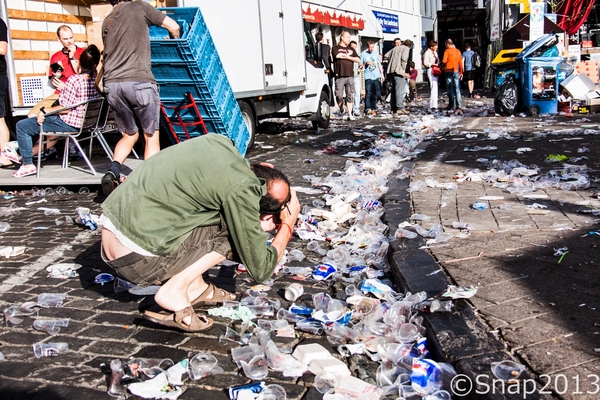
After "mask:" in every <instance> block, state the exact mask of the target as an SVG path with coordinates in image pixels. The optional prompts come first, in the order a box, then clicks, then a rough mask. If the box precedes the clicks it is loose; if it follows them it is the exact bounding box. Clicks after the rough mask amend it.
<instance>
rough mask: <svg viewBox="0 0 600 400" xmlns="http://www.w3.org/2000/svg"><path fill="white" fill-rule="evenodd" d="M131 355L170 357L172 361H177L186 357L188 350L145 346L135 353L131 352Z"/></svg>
mask: <svg viewBox="0 0 600 400" xmlns="http://www.w3.org/2000/svg"><path fill="white" fill-rule="evenodd" d="M132 357H144V358H161V359H163V358H170V359H171V360H173V361H174V362H179V360H182V359H184V358H186V357H188V352H187V351H185V350H181V349H176V348H173V347H167V346H159V345H154V346H145V347H143V348H142V349H140V351H138V352H137V353H135V354H133V355H132Z"/></svg>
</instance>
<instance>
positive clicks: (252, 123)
mask: <svg viewBox="0 0 600 400" xmlns="http://www.w3.org/2000/svg"><path fill="white" fill-rule="evenodd" d="M238 104H239V106H240V110H241V111H242V118H243V119H244V122H245V123H246V126H247V127H248V132H249V133H250V141H249V142H248V150H246V153H249V152H250V150H252V148H253V147H254V138H255V137H256V118H254V111H252V107H250V104H248V103H246V102H245V101H240V102H238Z"/></svg>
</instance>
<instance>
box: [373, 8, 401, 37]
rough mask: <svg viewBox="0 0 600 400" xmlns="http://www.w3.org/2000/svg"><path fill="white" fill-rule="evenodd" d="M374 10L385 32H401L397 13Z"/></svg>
mask: <svg viewBox="0 0 600 400" xmlns="http://www.w3.org/2000/svg"><path fill="white" fill-rule="evenodd" d="M371 11H373V14H375V18H377V22H379V25H381V28H382V29H383V33H400V24H399V23H398V15H397V14H388V13H384V12H381V11H375V10H371Z"/></svg>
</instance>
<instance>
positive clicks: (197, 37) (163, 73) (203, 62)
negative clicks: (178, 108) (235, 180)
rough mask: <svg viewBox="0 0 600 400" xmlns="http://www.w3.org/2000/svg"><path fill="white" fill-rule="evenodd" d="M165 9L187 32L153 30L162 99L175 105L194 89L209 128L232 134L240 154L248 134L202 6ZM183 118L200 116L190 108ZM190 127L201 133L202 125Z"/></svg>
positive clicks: (152, 44) (153, 54)
mask: <svg viewBox="0 0 600 400" xmlns="http://www.w3.org/2000/svg"><path fill="white" fill-rule="evenodd" d="M161 10H163V11H166V12H167V15H169V16H170V17H171V18H173V19H174V20H176V21H178V23H179V25H180V27H181V28H182V32H184V34H183V35H182V37H181V39H168V38H167V36H166V32H164V30H162V31H161V30H160V29H159V28H157V29H152V30H151V31H150V37H151V39H150V47H151V64H152V71H153V74H154V76H155V78H156V80H157V82H158V84H159V87H160V99H161V102H162V103H163V104H165V105H177V104H179V103H181V102H182V101H183V99H184V94H185V93H191V94H192V95H193V96H194V98H195V100H196V103H197V105H198V110H199V112H200V114H201V116H202V118H203V120H204V122H205V124H206V127H207V129H208V130H209V131H210V132H214V133H219V134H223V135H226V136H228V137H230V138H231V139H232V140H233V141H234V142H235V143H236V147H237V149H238V150H239V151H240V153H241V154H242V155H243V154H245V153H246V150H247V146H248V143H249V141H250V133H249V132H248V129H247V127H246V124H245V123H244V121H243V117H242V113H241V110H240V108H239V106H238V104H237V101H236V99H235V96H234V94H233V91H232V90H231V85H230V84H229V80H228V79H227V75H226V74H225V70H224V68H223V65H222V63H221V59H220V58H219V55H218V53H217V51H216V48H215V45H214V42H213V40H212V37H211V35H210V32H209V31H208V28H207V27H206V23H205V22H204V18H203V17H202V14H201V13H200V10H199V8H193V7H189V8H163V9H161ZM188 27H189V29H188ZM181 117H182V119H184V120H188V119H189V121H190V122H192V121H195V120H196V119H197V116H196V115H195V113H194V112H192V113H190V112H189V110H188V111H185V112H184V113H183V114H182V115H181ZM161 118H162V117H161ZM162 122H163V124H164V123H167V121H162ZM173 129H174V130H175V132H176V134H177V136H178V137H180V138H181V140H185V138H186V136H185V133H184V131H183V128H182V127H180V126H178V125H173ZM189 129H192V131H190V136H192V133H193V132H194V131H195V130H197V131H198V134H200V133H203V130H202V128H201V127H192V128H189ZM192 137H193V136H192Z"/></svg>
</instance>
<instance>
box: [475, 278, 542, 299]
mask: <svg viewBox="0 0 600 400" xmlns="http://www.w3.org/2000/svg"><path fill="white" fill-rule="evenodd" d="M530 294H531V288H529V287H527V286H522V285H519V284H516V283H515V281H514V280H507V281H503V282H498V283H496V284H492V285H487V286H480V287H479V289H478V291H477V296H480V297H482V298H484V299H485V300H488V301H490V302H492V303H496V304H500V303H503V302H505V301H508V300H512V299H516V298H521V297H526V296H528V295H530Z"/></svg>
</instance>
